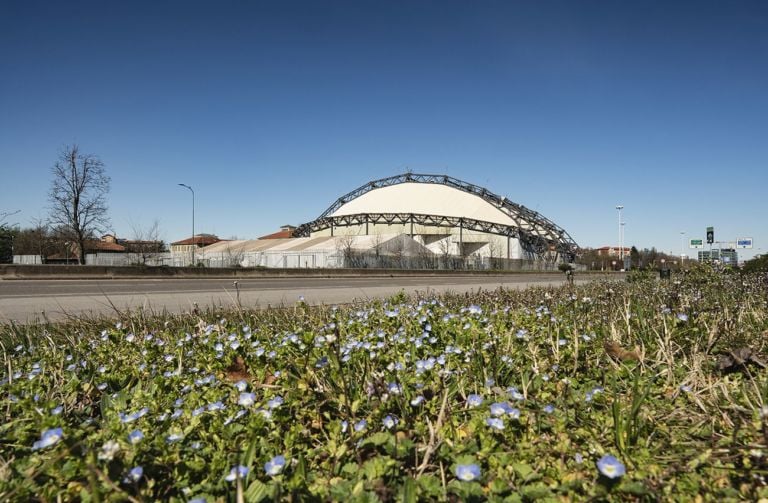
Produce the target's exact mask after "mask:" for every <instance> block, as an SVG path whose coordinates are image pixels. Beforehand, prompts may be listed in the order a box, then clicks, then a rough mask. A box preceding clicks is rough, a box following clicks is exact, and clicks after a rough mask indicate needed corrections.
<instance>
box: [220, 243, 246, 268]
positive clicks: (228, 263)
mask: <svg viewBox="0 0 768 503" xmlns="http://www.w3.org/2000/svg"><path fill="white" fill-rule="evenodd" d="M244 257H245V246H244V245H243V244H242V243H240V244H238V245H232V244H228V245H227V247H226V248H224V265H225V267H241V266H242V263H243V258H244Z"/></svg>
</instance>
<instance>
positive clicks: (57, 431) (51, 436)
mask: <svg viewBox="0 0 768 503" xmlns="http://www.w3.org/2000/svg"><path fill="white" fill-rule="evenodd" d="M63 436H64V430H62V429H61V428H52V429H50V430H45V431H44V432H43V433H42V434H41V435H40V440H38V441H36V442H35V443H34V444H32V450H33V451H36V450H39V449H45V448H46V447H50V446H52V445H54V444H56V443H57V442H58V441H59V440H61V438H62V437H63Z"/></svg>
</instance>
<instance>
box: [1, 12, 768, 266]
mask: <svg viewBox="0 0 768 503" xmlns="http://www.w3.org/2000/svg"><path fill="white" fill-rule="evenodd" d="M71 143H78V144H79V145H80V146H81V148H82V149H83V150H85V151H87V152H91V153H94V154H97V155H98V156H100V157H101V158H102V160H103V161H104V162H105V163H106V165H107V169H108V173H109V175H110V176H111V178H112V190H111V193H110V195H109V199H110V217H111V220H112V230H113V231H115V232H116V233H117V234H118V236H120V237H131V234H132V231H131V226H132V223H133V224H137V225H139V226H144V227H147V226H149V225H150V224H151V223H152V221H153V220H154V219H155V218H157V219H159V220H160V225H161V228H162V231H163V237H164V238H165V239H166V240H168V241H175V240H178V239H182V238H185V237H187V236H188V235H189V234H190V231H191V229H190V227H191V215H190V214H191V208H190V207H191V197H190V193H189V192H188V191H187V190H186V189H183V188H181V187H179V186H177V184H178V183H187V184H189V185H192V186H193V187H194V189H195V191H196V195H197V212H196V230H197V231H198V232H211V233H216V234H218V235H219V236H221V237H225V238H226V237H232V236H238V237H241V238H252V237H256V236H259V235H262V234H267V233H270V232H273V231H275V230H277V229H278V227H279V226H280V225H282V224H288V223H290V224H299V223H302V222H305V221H309V220H311V219H313V218H315V217H316V216H318V215H319V214H320V213H321V212H322V211H323V210H324V209H325V208H326V207H327V206H329V205H330V204H331V203H332V202H333V201H334V200H335V199H336V198H337V197H338V196H340V195H341V194H344V193H346V192H348V191H350V190H352V189H354V188H356V187H358V186H359V185H362V184H364V183H365V182H367V181H369V180H371V179H375V178H382V177H386V176H390V175H393V174H397V173H401V172H404V171H405V170H407V169H410V170H412V171H414V172H427V173H447V174H449V175H452V176H455V177H458V178H460V179H463V180H466V181H468V182H473V183H476V184H479V185H482V186H485V187H487V188H489V189H490V190H492V191H494V192H497V193H500V194H503V195H506V196H507V197H508V198H510V199H511V200H513V201H515V202H518V203H521V204H524V205H526V206H528V207H530V208H532V209H534V210H537V211H539V212H540V213H542V214H543V215H545V216H546V217H548V218H550V219H551V220H553V221H554V222H556V223H557V224H559V225H560V226H562V227H564V228H565V229H566V230H567V231H569V232H570V234H571V235H572V236H573V237H574V239H575V240H576V241H577V242H578V243H579V244H580V245H581V246H594V247H597V246H602V245H606V244H617V241H618V215H617V211H616V210H615V209H614V207H615V206H616V204H623V205H624V206H625V210H624V220H625V222H626V244H627V245H628V246H629V245H636V246H638V247H640V248H645V247H651V246H655V247H657V248H658V249H661V250H664V251H673V252H675V253H679V252H680V244H681V239H680V232H681V231H685V232H686V238H689V237H704V230H705V227H707V226H710V225H711V226H714V227H715V231H716V237H717V238H718V239H721V238H722V239H728V240H732V239H735V238H736V237H742V236H751V237H754V239H755V250H753V252H757V251H758V248H760V249H761V251H762V252H763V253H765V252H768V223H766V217H767V216H768V202H767V201H768V194H766V192H768V3H766V2H763V1H755V2H747V1H736V2H721V1H716V2H706V1H693V2H672V1H659V2H653V1H643V2H634V3H630V2H615V1H605V2H582V1H571V0H566V1H561V2H550V1H539V0H536V1H531V2H513V1H499V2H488V1H479V2H467V1H460V2H451V1H442V0H441V1H433V2H426V1H413V0H412V1H403V2H396V1H370V2H368V1H353V2H332V1H307V2H298V1H273V2H247V1H237V2H233V1H222V2H218V1H217V2H214V1H209V2H194V1H178V2H170V1H152V2H141V1H131V2H104V1H99V2H80V1H68V2H57V1H50V2H35V1H27V0H24V1H21V0H19V1H6V2H4V3H3V4H2V7H0V176H1V180H2V181H1V182H0V184H1V185H0V211H14V210H21V213H19V214H18V215H16V216H14V217H13V218H12V221H13V222H18V223H19V224H21V225H22V226H27V225H30V224H31V222H32V221H33V220H34V219H35V218H40V217H45V215H46V213H47V210H46V206H47V191H48V188H49V185H50V168H51V166H52V164H53V163H54V161H55V160H56V156H57V153H58V151H59V149H60V148H61V147H62V146H63V145H65V144H71Z"/></svg>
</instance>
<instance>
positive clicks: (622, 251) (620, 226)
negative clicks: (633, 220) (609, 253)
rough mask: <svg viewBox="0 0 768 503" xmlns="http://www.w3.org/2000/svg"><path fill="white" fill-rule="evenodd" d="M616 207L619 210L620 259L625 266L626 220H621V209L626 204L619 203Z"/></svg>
mask: <svg viewBox="0 0 768 503" xmlns="http://www.w3.org/2000/svg"><path fill="white" fill-rule="evenodd" d="M616 209H617V210H619V260H620V261H621V264H622V267H624V265H623V264H624V222H622V221H621V210H623V209H624V206H623V205H621V204H618V205H616Z"/></svg>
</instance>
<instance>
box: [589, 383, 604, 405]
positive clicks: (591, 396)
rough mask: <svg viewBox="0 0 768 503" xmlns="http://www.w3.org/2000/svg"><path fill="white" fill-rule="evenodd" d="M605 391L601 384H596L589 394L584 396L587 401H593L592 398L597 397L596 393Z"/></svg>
mask: <svg viewBox="0 0 768 503" xmlns="http://www.w3.org/2000/svg"><path fill="white" fill-rule="evenodd" d="M603 391H605V390H604V389H603V388H602V387H601V386H595V387H594V388H592V390H591V391H588V392H587V396H586V397H585V398H584V400H585V401H587V402H591V401H592V399H593V398H594V397H595V395H597V394H599V393H602V392H603Z"/></svg>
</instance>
